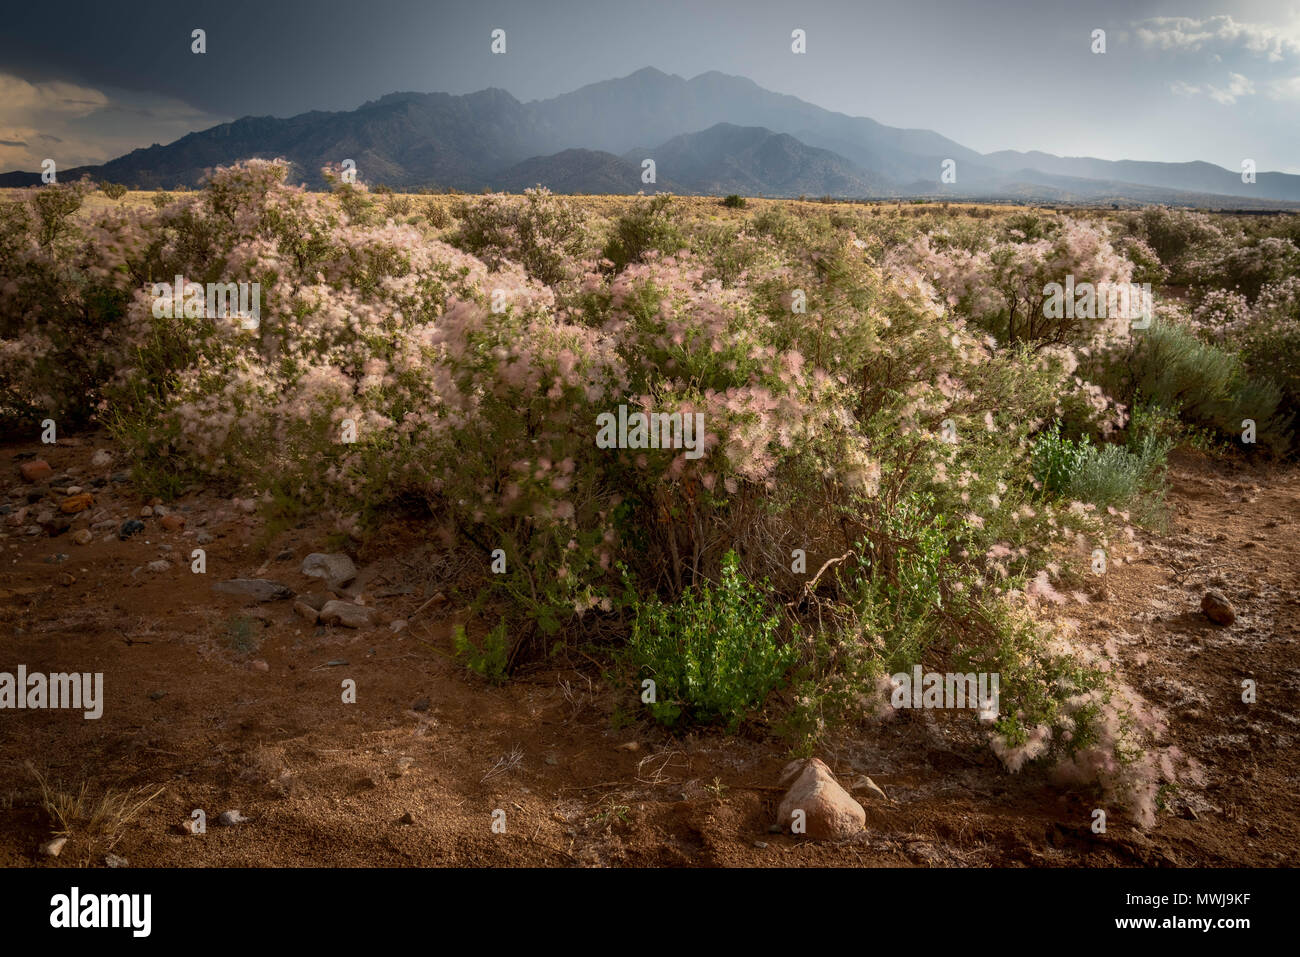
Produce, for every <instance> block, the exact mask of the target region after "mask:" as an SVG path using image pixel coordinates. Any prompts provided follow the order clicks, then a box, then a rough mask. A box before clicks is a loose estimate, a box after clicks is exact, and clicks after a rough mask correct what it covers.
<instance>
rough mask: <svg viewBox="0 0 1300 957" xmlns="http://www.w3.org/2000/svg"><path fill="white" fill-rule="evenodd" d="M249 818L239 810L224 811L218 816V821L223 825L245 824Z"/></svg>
mask: <svg viewBox="0 0 1300 957" xmlns="http://www.w3.org/2000/svg"><path fill="white" fill-rule="evenodd" d="M247 820H248V818H246V817H244V815H242V814H240V813H239V812H238V811H222V812H221V815H220V816H219V817H218V818H217V823H218V824H220V825H221V826H222V827H234V826H235V825H236V824H243V823H244V822H245V821H247Z"/></svg>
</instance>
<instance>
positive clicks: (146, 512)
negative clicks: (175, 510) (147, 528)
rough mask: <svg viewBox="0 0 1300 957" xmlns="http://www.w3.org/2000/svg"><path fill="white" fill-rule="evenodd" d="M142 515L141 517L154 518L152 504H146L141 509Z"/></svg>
mask: <svg viewBox="0 0 1300 957" xmlns="http://www.w3.org/2000/svg"><path fill="white" fill-rule="evenodd" d="M140 517H141V518H152V517H153V508H152V507H151V506H149V505H146V506H145V507H144V508H142V509H140Z"/></svg>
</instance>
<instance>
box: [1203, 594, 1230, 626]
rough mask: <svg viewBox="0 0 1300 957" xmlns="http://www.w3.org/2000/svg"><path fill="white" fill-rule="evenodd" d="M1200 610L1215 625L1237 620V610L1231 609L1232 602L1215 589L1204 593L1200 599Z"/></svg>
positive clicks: (1228, 623)
mask: <svg viewBox="0 0 1300 957" xmlns="http://www.w3.org/2000/svg"><path fill="white" fill-rule="evenodd" d="M1201 611H1203V612H1205V617H1206V618H1208V619H1210V621H1212V622H1214V623H1215V624H1216V625H1225V626H1226V625H1231V624H1232V623H1233V622H1234V621H1236V620H1237V612H1236V611H1235V610H1233V607H1232V603H1231V602H1229V601H1228V599H1226V598H1224V597H1223V596H1222V595H1221V594H1219V593H1218V592H1217V591H1207V592H1206V593H1205V597H1204V598H1202V599H1201Z"/></svg>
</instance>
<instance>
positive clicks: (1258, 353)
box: [1237, 276, 1300, 420]
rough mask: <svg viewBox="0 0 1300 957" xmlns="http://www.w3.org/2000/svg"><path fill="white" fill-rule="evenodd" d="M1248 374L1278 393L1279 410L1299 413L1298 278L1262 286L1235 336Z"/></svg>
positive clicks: (1299, 314) (1299, 324) (1299, 334)
mask: <svg viewBox="0 0 1300 957" xmlns="http://www.w3.org/2000/svg"><path fill="white" fill-rule="evenodd" d="M1237 341H1238V342H1239V344H1240V345H1239V347H1240V349H1241V357H1242V361H1243V362H1244V363H1245V365H1246V368H1247V370H1248V371H1249V372H1250V374H1251V375H1252V376H1255V377H1257V378H1260V379H1264V380H1267V381H1269V382H1271V383H1273V384H1274V385H1276V386H1277V387H1278V389H1279V390H1280V391H1281V393H1282V399H1281V407H1282V411H1283V412H1284V413H1285V414H1286V415H1289V416H1291V417H1292V418H1293V420H1294V417H1295V416H1297V415H1300V278H1297V277H1294V276H1293V277H1290V278H1288V279H1285V280H1283V281H1282V282H1280V283H1275V284H1272V285H1269V286H1266V287H1264V289H1263V290H1262V291H1261V293H1260V296H1259V299H1258V300H1257V301H1256V302H1255V306H1254V309H1253V310H1252V312H1251V315H1250V319H1249V322H1248V323H1247V324H1246V325H1245V327H1244V328H1242V329H1241V330H1240V336H1239V338H1237Z"/></svg>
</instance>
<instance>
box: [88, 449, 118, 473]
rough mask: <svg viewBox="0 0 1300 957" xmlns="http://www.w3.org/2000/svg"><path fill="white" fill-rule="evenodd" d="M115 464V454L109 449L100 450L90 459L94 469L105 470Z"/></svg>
mask: <svg viewBox="0 0 1300 957" xmlns="http://www.w3.org/2000/svg"><path fill="white" fill-rule="evenodd" d="M112 464H113V453H112V452H110V451H109V450H108V449H100V450H98V451H97V452H96V453H95V454H94V455H92V456H91V457H90V465H91V467H92V468H97V469H103V468H108V466H110V465H112Z"/></svg>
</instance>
